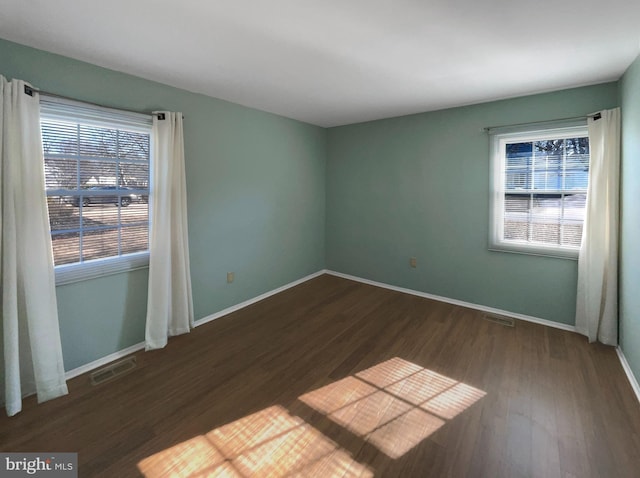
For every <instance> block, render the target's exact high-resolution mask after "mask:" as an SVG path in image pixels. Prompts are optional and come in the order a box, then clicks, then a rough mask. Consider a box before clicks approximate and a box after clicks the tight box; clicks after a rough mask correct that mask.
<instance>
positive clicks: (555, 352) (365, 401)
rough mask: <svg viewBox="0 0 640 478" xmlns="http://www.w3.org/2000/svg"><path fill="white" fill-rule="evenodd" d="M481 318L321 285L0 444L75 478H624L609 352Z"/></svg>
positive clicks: (630, 448)
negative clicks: (60, 465) (52, 457)
mask: <svg viewBox="0 0 640 478" xmlns="http://www.w3.org/2000/svg"><path fill="white" fill-rule="evenodd" d="M482 316H483V314H482V313H481V312H478V311H475V310H471V309H466V308H463V307H458V306H454V305H451V304H445V303H442V302H436V301H432V300H428V299H422V298H419V297H415V296H411V295H405V294H402V293H399V292H395V291H390V290H386V289H380V288H377V287H373V286H369V285H364V284H360V283H356V282H353V281H349V280H346V279H341V278H337V277H334V276H329V275H323V276H320V277H317V278H315V279H313V280H311V281H308V282H305V283H303V284H300V285H299V286H297V287H295V288H292V289H289V290H286V291H284V292H282V293H280V294H277V295H274V296H271V297H269V298H267V299H265V300H263V301H260V302H258V303H255V304H252V305H251V306H249V307H246V308H244V309H241V310H239V311H236V312H234V313H232V314H229V315H228V316H225V317H222V318H219V319H217V320H215V321H212V322H209V323H207V324H205V325H203V326H201V327H198V328H197V329H195V330H194V331H192V333H190V334H187V335H184V336H180V337H174V338H172V339H171V340H170V341H169V344H168V346H167V347H166V348H165V349H163V350H160V351H154V352H148V353H145V352H138V353H136V354H135V355H136V357H137V363H138V365H137V367H136V369H135V370H134V371H133V372H131V373H129V374H127V375H123V376H122V377H119V378H117V379H116V380H113V381H111V382H108V383H106V384H103V385H98V386H92V385H90V383H89V380H88V376H87V375H83V376H80V377H77V378H75V379H73V380H71V381H70V382H69V389H70V394H69V395H68V396H66V397H63V398H60V399H57V400H53V401H51V402H47V403H44V404H41V405H36V403H35V398H34V397H30V398H28V399H26V400H25V402H24V411H23V412H22V413H20V414H19V415H18V416H16V417H12V418H7V417H5V416H2V417H0V448H1V449H2V450H3V451H76V452H78V454H79V455H78V458H79V471H80V476H81V477H94V476H95V477H114V476H117V477H141V476H146V477H147V478H158V477H160V476H173V475H175V476H194V477H195V476H244V477H246V476H258V477H262V476H285V475H286V476H322V477H325V476H326V477H329V478H331V477H351V476H354V477H355V476H362V477H372V476H376V477H420V478H423V477H437V478H440V477H489V478H494V477H508V478H514V477H520V476H522V477H545V478H553V477H562V478H565V477H566V478H569V477H580V478H588V477H601V476H607V477H632V476H637V471H638V469H640V405H639V404H638V401H637V400H636V398H635V396H634V395H633V392H632V390H631V387H630V386H629V384H628V382H627V380H626V377H625V375H624V372H623V370H622V367H621V366H620V363H619V361H618V358H617V356H616V353H615V350H614V349H613V348H611V347H606V346H603V345H599V344H588V343H587V341H586V339H584V337H581V336H578V335H576V334H573V333H571V332H566V331H562V330H558V329H551V328H548V327H544V326H541V325H538V324H532V323H528V322H522V321H517V320H516V322H515V326H514V327H505V326H503V325H499V324H496V323H493V322H489V321H486V320H483V319H482ZM187 467H189V469H191V470H192V471H193V473H192V474H184V473H183V474H182V475H181V474H180V473H181V470H182V472H184V471H185V470H186V469H187Z"/></svg>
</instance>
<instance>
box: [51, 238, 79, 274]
mask: <svg viewBox="0 0 640 478" xmlns="http://www.w3.org/2000/svg"><path fill="white" fill-rule="evenodd" d="M51 244H52V246H53V259H54V262H55V264H56V265H57V266H59V265H62V264H73V263H74V262H79V261H80V233H79V232H69V233H64V234H55V233H54V234H52V235H51Z"/></svg>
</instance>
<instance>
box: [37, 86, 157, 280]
mask: <svg viewBox="0 0 640 478" xmlns="http://www.w3.org/2000/svg"><path fill="white" fill-rule="evenodd" d="M43 120H54V121H55V120H58V121H64V122H72V123H73V122H75V123H79V124H84V125H90V126H97V127H105V128H111V129H119V130H126V131H135V132H142V133H145V134H149V179H148V181H149V187H148V194H149V196H148V207H149V211H148V221H147V223H148V234H149V238H150V236H151V217H152V216H151V204H152V201H151V194H152V183H151V180H152V174H151V168H152V157H153V136H152V116H151V115H145V114H141V113H132V112H129V111H122V110H118V109H112V108H106V107H102V106H97V105H93V104H89V103H83V102H80V101H73V100H68V99H63V98H58V97H54V96H48V95H44V94H41V95H40V121H43ZM44 157H45V153H44V151H43V161H44ZM60 192H61V191H58V190H54V191H49V190H46V191H45V195H46V197H47V198H48V197H50V196H52V197H55V196H56V194H53V193H60ZM62 192H64V191H62ZM105 194H106V193H105ZM58 195H59V194H58ZM117 207H120V206H117ZM47 208H48V204H47ZM49 234H50V235H51V236H52V232H51V230H50V231H49ZM80 253H81V254H82V251H80ZM52 255H53V250H52ZM54 265H55V262H54ZM148 266H149V249H148V248H147V250H145V251H139V252H133V253H128V254H121V255H118V256H110V257H104V258H98V259H90V260H86V261H82V262H74V263H70V264H61V265H55V266H54V271H55V281H56V286H58V285H64V284H70V283H74V282H80V281H84V280H89V279H95V278H99V277H104V276H108V275H113V274H119V273H123V272H128V271H133V270H137V269H144V268H148Z"/></svg>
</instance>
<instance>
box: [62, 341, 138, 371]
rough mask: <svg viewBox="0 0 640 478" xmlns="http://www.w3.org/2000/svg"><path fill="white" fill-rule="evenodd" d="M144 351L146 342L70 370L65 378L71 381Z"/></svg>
mask: <svg viewBox="0 0 640 478" xmlns="http://www.w3.org/2000/svg"><path fill="white" fill-rule="evenodd" d="M142 349H144V342H140V343H138V344H135V345H132V346H131V347H127V348H126V349H122V350H118V351H117V352H114V353H112V354H109V355H107V356H106V357H102V358H99V359H98V360H94V361H93V362H90V363H87V364H84V365H81V366H80V367H78V368H74V369H73V370H69V371H68V372H66V373H65V374H64V378H65V379H67V380H71V379H72V378H74V377H77V376H78V375H82V374H83V373H87V372H90V371H91V370H94V369H96V368H100V367H102V366H103V365H107V364H108V363H111V362H113V361H115V360H118V359H119V358H122V357H125V356H127V355H129V354H132V353H134V352H137V351H138V350H142Z"/></svg>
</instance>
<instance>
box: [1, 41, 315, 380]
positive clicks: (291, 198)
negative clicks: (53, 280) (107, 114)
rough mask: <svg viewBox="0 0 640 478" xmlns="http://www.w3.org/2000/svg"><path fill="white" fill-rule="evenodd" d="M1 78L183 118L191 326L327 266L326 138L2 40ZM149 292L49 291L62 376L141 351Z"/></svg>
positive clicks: (117, 279)
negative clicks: (54, 297)
mask: <svg viewBox="0 0 640 478" xmlns="http://www.w3.org/2000/svg"><path fill="white" fill-rule="evenodd" d="M0 74H2V75H4V76H5V77H7V78H20V79H23V80H26V81H29V82H31V83H32V84H33V85H34V86H36V87H38V88H41V89H43V90H47V91H50V92H53V93H58V94H61V95H67V96H70V97H72V98H77V99H79V100H85V101H91V102H96V103H99V104H103V105H106V106H113V107H121V108H127V109H134V110H142V111H152V110H155V109H167V110H172V111H181V112H183V113H184V115H185V118H186V120H185V132H184V134H185V156H186V175H187V195H188V208H189V234H190V236H189V244H190V248H191V250H190V253H191V276H192V282H193V299H194V308H195V317H196V319H199V318H202V317H205V316H207V315H210V314H213V313H215V312H217V311H220V310H222V309H224V308H226V307H229V306H232V305H235V304H237V303H240V302H242V301H244V300H247V299H249V298H252V297H255V296H257V295H260V294H261V293H264V292H266V291H269V290H273V289H275V288H277V287H279V286H281V285H283V284H286V283H288V282H291V281H294V280H296V279H299V278H301V277H303V276H305V275H308V274H311V273H313V272H316V271H318V270H320V269H322V268H323V267H324V260H325V251H324V236H325V233H324V226H325V167H326V164H325V163H326V130H324V129H322V128H319V127H316V126H311V125H308V124H304V123H300V122H297V121H293V120H290V119H287V118H283V117H279V116H276V115H272V114H269V113H265V112H261V111H257V110H254V109H250V108H245V107H243V106H239V105H236V104H232V103H228V102H225V101H221V100H217V99H214V98H210V97H207V96H203V95H199V94H194V93H190V92H187V91H184V90H180V89H176V88H172V87H169V86H165V85H161V84H159V83H154V82H151V81H147V80H143V79H141V78H136V77H133V76H130V75H125V74H122V73H119V72H115V71H111V70H107V69H104V68H99V67H96V66H93V65H90V64H88V63H83V62H79V61H75V60H72V59H69V58H65V57H62V56H58V55H53V54H50V53H46V52H43V51H39V50H34V49H32V48H28V47H25V46H21V45H17V44H15V43H11V42H7V41H4V40H0ZM227 271H233V272H235V274H236V275H235V282H234V283H233V284H227V283H226V273H227ZM146 289H147V271H146V270H139V271H134V272H130V273H124V274H118V275H113V276H109V277H105V278H100V279H95V280H89V281H84V282H81V283H75V284H70V285H65V286H61V287H58V289H57V293H58V308H59V317H60V329H61V333H62V342H63V353H64V359H65V368H66V369H67V370H70V369H73V368H75V367H78V366H80V365H83V364H86V363H88V362H91V361H93V360H96V359H98V358H101V357H104V356H105V355H108V354H110V353H112V352H115V351H118V350H121V349H123V348H125V347H127V346H130V345H133V344H136V343H138V342H140V341H142V340H144V320H145V313H146V300H147V292H146Z"/></svg>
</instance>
